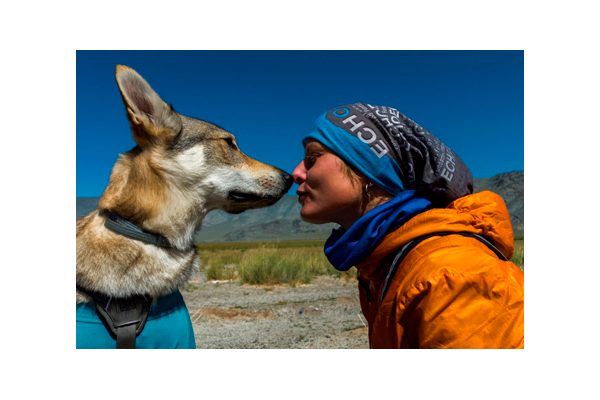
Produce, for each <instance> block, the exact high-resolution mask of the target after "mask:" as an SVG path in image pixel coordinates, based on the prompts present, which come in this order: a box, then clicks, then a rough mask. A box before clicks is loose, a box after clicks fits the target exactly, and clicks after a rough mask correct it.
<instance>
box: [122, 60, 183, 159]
mask: <svg viewBox="0 0 600 400" xmlns="http://www.w3.org/2000/svg"><path fill="white" fill-rule="evenodd" d="M116 77H117V84H118V85H119V90H120V91H121V96H123V102H124V103H125V110H126V112H127V118H128V119H129V122H130V124H131V130H132V132H133V139H134V140H135V141H136V143H137V144H138V145H140V147H142V148H146V147H149V146H153V145H160V144H163V145H164V144H168V143H169V142H170V140H172V139H173V138H174V137H175V136H176V135H177V134H178V133H179V131H180V130H181V118H179V114H177V113H176V112H175V111H174V110H173V109H172V108H171V107H170V106H168V105H167V104H166V103H165V102H164V101H163V100H162V99H161V98H160V97H159V96H158V94H156V92H155V91H154V90H153V89H152V88H151V87H150V85H149V84H148V82H146V80H145V79H144V78H142V77H141V75H140V74H138V73H137V72H136V71H135V70H133V69H131V68H129V67H126V66H124V65H117V74H116Z"/></svg>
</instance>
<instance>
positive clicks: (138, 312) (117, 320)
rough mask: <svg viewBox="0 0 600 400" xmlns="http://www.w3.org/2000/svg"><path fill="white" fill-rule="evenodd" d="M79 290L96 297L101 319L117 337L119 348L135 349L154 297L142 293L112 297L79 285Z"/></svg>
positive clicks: (93, 297) (112, 334)
mask: <svg viewBox="0 0 600 400" xmlns="http://www.w3.org/2000/svg"><path fill="white" fill-rule="evenodd" d="M77 290H79V291H80V292H83V293H85V294H87V295H88V296H90V297H91V298H92V299H94V303H95V304H96V311H97V312H98V316H99V317H100V320H102V322H103V323H104V326H105V327H106V328H107V330H108V332H109V333H111V336H112V337H113V338H114V337H116V339H117V349H135V338H136V337H137V336H139V334H140V333H142V330H143V329H144V326H145V325H146V320H147V319H148V312H149V311H150V305H151V304H152V298H151V297H149V296H148V297H146V296H140V295H136V296H133V297H128V298H112V297H108V296H106V295H104V294H102V293H99V292H93V291H90V290H86V289H83V288H82V287H80V286H79V285H77Z"/></svg>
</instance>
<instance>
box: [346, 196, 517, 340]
mask: <svg viewBox="0 0 600 400" xmlns="http://www.w3.org/2000/svg"><path fill="white" fill-rule="evenodd" d="M434 232H471V233H477V234H480V235H482V236H484V237H485V238H486V239H488V240H489V241H491V242H492V243H493V244H494V245H495V246H496V247H497V248H498V249H499V250H500V251H501V252H502V253H503V254H504V255H505V256H506V257H507V258H509V259H510V258H511V257H512V255H513V252H514V238H513V231H512V226H511V223H510V219H509V214H508V211H507V209H506V205H505V204H504V201H503V200H502V198H501V197H500V196H498V195H497V194H495V193H492V192H480V193H476V194H472V195H468V196H465V197H462V198H459V199H457V200H455V201H454V202H452V203H451V204H450V205H448V207H447V208H437V209H432V210H429V211H426V212H424V213H421V214H419V215H417V216H416V217H414V218H412V219H411V220H410V221H408V222H407V223H406V224H404V225H403V226H401V227H400V228H399V229H397V230H396V231H394V232H392V233H390V234H389V235H388V236H387V237H386V238H385V239H384V240H383V241H382V242H381V243H380V244H379V246H378V247H377V248H376V249H375V250H374V251H373V253H371V255H370V256H369V257H368V258H367V259H366V260H364V261H363V262H361V263H360V264H359V265H357V266H356V267H357V269H358V273H359V279H360V280H362V281H363V284H362V285H361V284H359V291H360V301H361V307H362V311H363V314H364V315H365V317H366V318H367V321H368V322H369V344H370V347H371V348H479V349H481V348H524V274H523V272H522V271H521V270H520V269H519V268H518V267H517V266H516V265H514V264H513V263H512V262H507V261H501V260H500V259H499V258H498V257H497V256H496V255H495V254H494V253H493V252H492V251H491V250H490V249H489V248H488V247H486V246H485V245H484V244H483V243H481V242H479V241H478V240H476V239H473V238H470V237H465V236H460V235H450V236H437V237H432V238H429V239H426V240H424V241H423V242H421V243H420V244H418V245H417V246H416V247H415V248H414V249H413V250H412V251H411V252H410V253H409V254H408V255H407V256H406V258H405V259H404V260H403V261H402V263H401V264H400V266H399V267H398V269H397V271H396V274H395V276H394V278H393V280H392V281H391V284H390V285H389V288H388V291H387V293H386V295H385V297H384V299H383V301H381V302H380V294H381V290H382V288H383V285H384V281H385V277H386V274H387V272H388V269H389V266H390V264H391V258H392V256H393V255H394V254H395V252H396V250H398V249H399V248H400V247H401V246H403V245H404V244H406V243H408V242H409V241H411V240H413V239H415V238H417V237H419V236H422V235H425V234H430V233H434ZM364 282H366V284H365V283H364ZM363 285H364V286H367V285H368V289H367V288H363ZM367 291H368V292H369V293H367Z"/></svg>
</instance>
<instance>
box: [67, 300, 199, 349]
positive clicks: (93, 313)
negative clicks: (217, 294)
mask: <svg viewBox="0 0 600 400" xmlns="http://www.w3.org/2000/svg"><path fill="white" fill-rule="evenodd" d="M113 301H114V299H112V300H111V305H110V306H109V308H112V307H113V306H112V304H113ZM76 320H77V323H76V332H77V334H76V339H77V343H76V348H77V349H115V348H117V347H118V345H117V343H118V341H117V336H116V334H115V333H114V330H113V329H111V328H109V327H108V326H107V323H106V322H105V320H104V319H103V318H102V316H101V312H100V311H99V307H98V306H97V305H96V303H95V302H92V303H78V304H77V307H76ZM131 325H132V326H136V327H137V324H131ZM135 336H136V338H135V348H136V349H195V348H196V339H195V336H194V329H193V326H192V321H191V319H190V315H189V312H188V309H187V307H186V305H185V302H184V300H183V296H182V295H181V293H180V292H179V291H178V290H176V291H174V292H173V293H171V294H169V295H166V296H164V297H161V298H159V299H158V300H156V301H155V303H154V304H153V305H152V306H151V307H150V310H149V311H148V314H147V317H146V320H145V324H144V328H143V330H142V331H141V332H139V333H138V332H137V329H136V334H135ZM130 343H131V342H130ZM128 348H131V347H128Z"/></svg>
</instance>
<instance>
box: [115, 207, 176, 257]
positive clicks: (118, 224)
mask: <svg viewBox="0 0 600 400" xmlns="http://www.w3.org/2000/svg"><path fill="white" fill-rule="evenodd" d="M105 212H106V221H105V222H104V226H105V227H106V228H108V229H110V230H111V231H113V232H115V233H118V234H120V235H123V236H125V237H128V238H129V239H134V240H140V241H142V242H144V243H148V244H153V245H155V246H158V247H166V248H173V246H171V243H169V241H168V240H167V239H166V238H165V237H163V236H161V235H156V234H154V233H150V232H146V231H144V230H143V229H142V228H140V227H139V226H136V225H134V224H132V223H131V222H129V221H127V220H126V219H124V218H122V217H121V216H119V215H118V214H115V213H114V212H111V211H108V210H105Z"/></svg>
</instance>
